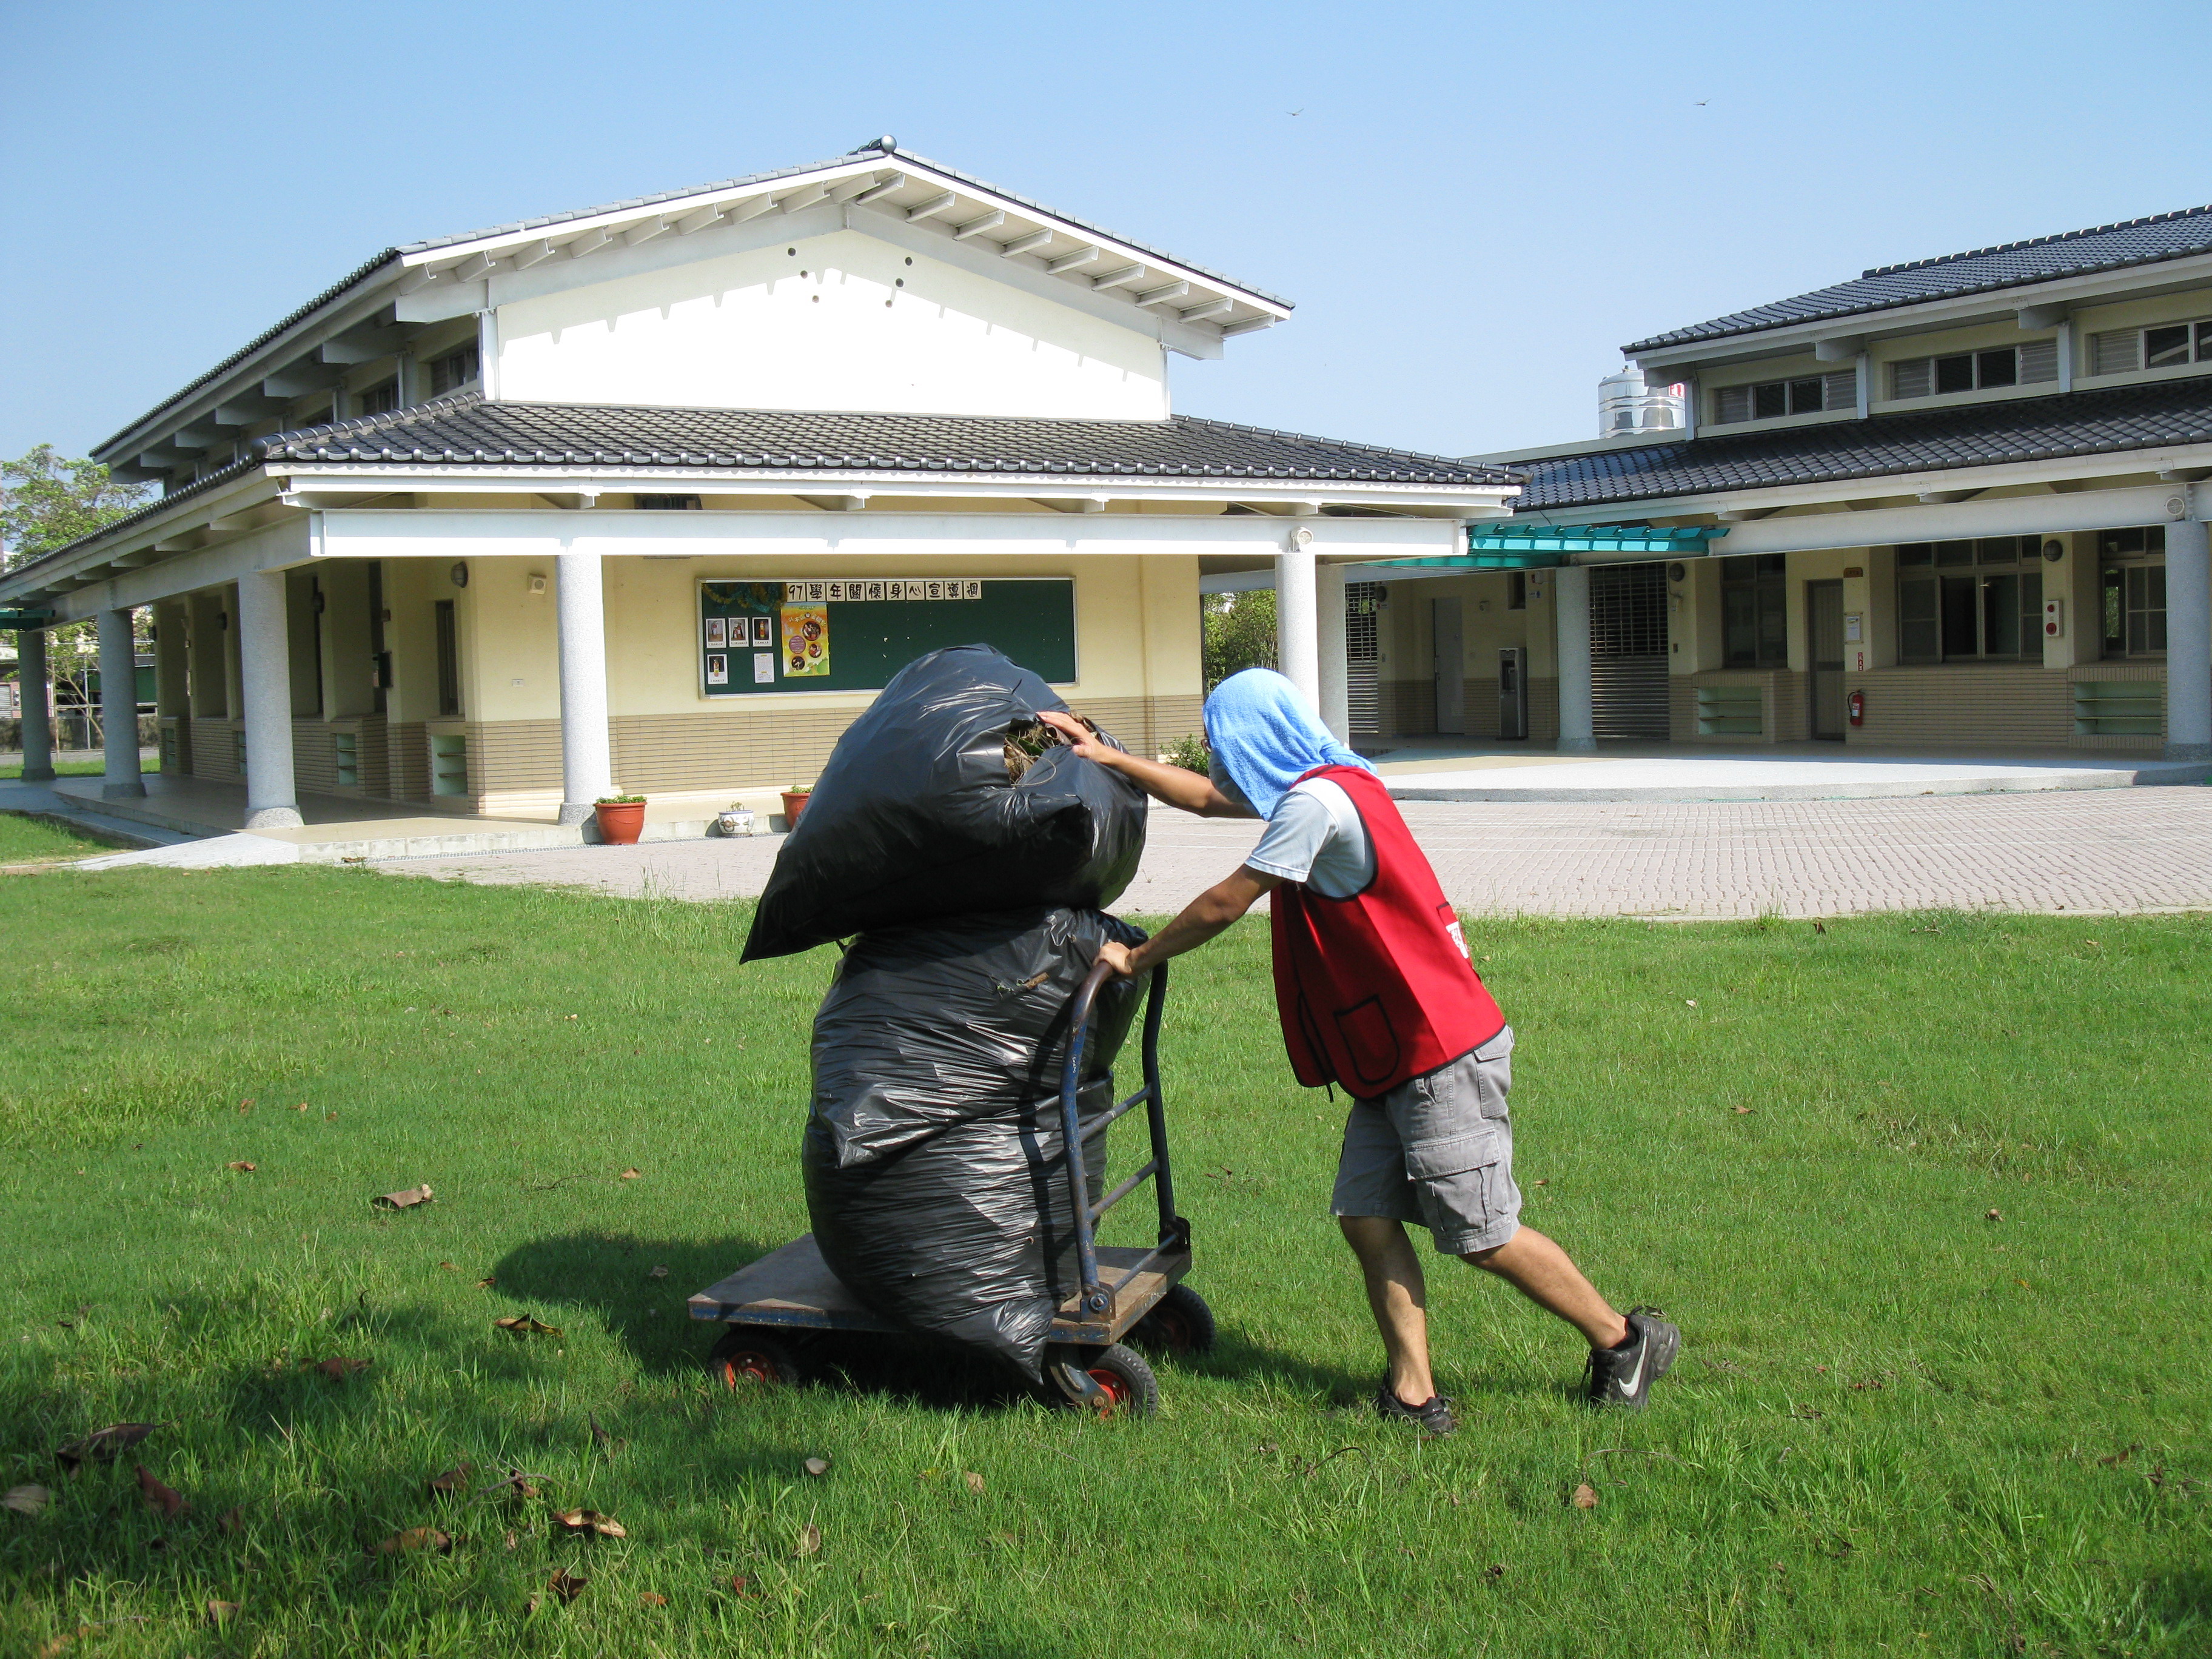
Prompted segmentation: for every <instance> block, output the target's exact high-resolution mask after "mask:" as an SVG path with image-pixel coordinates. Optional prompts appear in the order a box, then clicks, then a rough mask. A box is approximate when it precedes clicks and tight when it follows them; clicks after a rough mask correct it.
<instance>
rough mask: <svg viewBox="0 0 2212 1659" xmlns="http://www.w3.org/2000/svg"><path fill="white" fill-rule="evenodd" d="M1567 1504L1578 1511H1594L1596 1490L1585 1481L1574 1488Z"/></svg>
mask: <svg viewBox="0 0 2212 1659" xmlns="http://www.w3.org/2000/svg"><path fill="white" fill-rule="evenodd" d="M1567 1502H1569V1503H1570V1504H1573V1505H1574V1506H1575V1507H1576V1508H1577V1509H1578V1510H1594V1509H1595V1508H1596V1507H1597V1489H1596V1488H1595V1486H1591V1485H1590V1483H1589V1481H1587V1480H1585V1481H1583V1483H1582V1485H1580V1486H1577V1487H1576V1488H1575V1490H1574V1494H1573V1496H1571V1498H1568V1499H1567Z"/></svg>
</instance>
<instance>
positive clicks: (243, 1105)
mask: <svg viewBox="0 0 2212 1659" xmlns="http://www.w3.org/2000/svg"><path fill="white" fill-rule="evenodd" d="M252 1109H253V1103H252V1101H250V1100H241V1101H240V1102H239V1103H238V1115H239V1116H240V1117H244V1116H245V1115H246V1114H247V1113H248V1112H250V1111H252Z"/></svg>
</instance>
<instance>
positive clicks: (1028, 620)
mask: <svg viewBox="0 0 2212 1659" xmlns="http://www.w3.org/2000/svg"><path fill="white" fill-rule="evenodd" d="M697 640H698V656H699V689H700V690H702V692H703V693H705V695H707V696H710V697H743V696H774V695H775V694H777V693H780V692H787V691H880V690H883V688H884V685H885V684H888V683H889V682H890V678H891V676H892V675H894V674H896V673H897V672H898V671H899V670H900V669H902V668H903V667H905V666H906V665H907V664H908V663H910V662H912V661H913V660H914V659H915V658H916V657H919V656H922V655H925V654H927V653H929V652H932V651H936V650H939V649H941V648H942V647H945V646H948V645H989V646H995V647H998V649H1000V651H1003V652H1005V653H1006V655H1007V656H1009V657H1011V658H1012V659H1014V660H1015V661H1016V662H1018V663H1019V664H1021V665H1022V666H1023V667H1024V668H1027V669H1029V670H1030V671H1031V672H1033V673H1035V674H1036V675H1038V676H1039V677H1040V678H1043V679H1045V680H1048V681H1050V682H1052V683H1054V684H1061V685H1065V684H1068V683H1070V682H1072V681H1073V679H1074V678H1075V580H1074V578H1073V577H1072V576H998V577H988V576H987V577H975V576H900V577H879V576H869V577H861V578H853V579H848V580H826V579H818V578H814V577H808V578H805V579H804V580H751V581H702V582H701V583H700V584H699V627H698V634H697Z"/></svg>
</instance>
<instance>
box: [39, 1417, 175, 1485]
mask: <svg viewBox="0 0 2212 1659" xmlns="http://www.w3.org/2000/svg"><path fill="white" fill-rule="evenodd" d="M160 1426H161V1425H159V1424H155V1423H111V1424H109V1425H107V1426H106V1428H104V1429H100V1430H96V1431H94V1432H93V1433H91V1434H88V1435H87V1436H85V1437H84V1438H83V1439H82V1440H72V1441H70V1443H69V1444H68V1445H66V1446H64V1447H63V1448H61V1449H59V1450H58V1451H57V1452H56V1453H55V1454H54V1456H55V1457H56V1458H57V1459H58V1460H59V1462H60V1463H61V1466H62V1467H63V1468H65V1469H67V1470H68V1471H69V1472H70V1474H76V1471H77V1469H78V1468H79V1467H80V1466H81V1465H83V1464H86V1463H112V1462H114V1461H115V1460H116V1459H117V1458H118V1457H120V1456H121V1455H123V1454H124V1453H125V1452H126V1451H128V1450H130V1449H131V1447H133V1446H135V1445H137V1443H139V1442H140V1441H141V1440H143V1439H144V1438H145V1437H147V1436H148V1435H149V1434H151V1433H153V1432H154V1431H155V1429H156V1428H158V1427H160Z"/></svg>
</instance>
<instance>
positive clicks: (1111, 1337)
mask: <svg viewBox="0 0 2212 1659" xmlns="http://www.w3.org/2000/svg"><path fill="white" fill-rule="evenodd" d="M1150 1254H1151V1252H1150V1251H1149V1250H1143V1249H1134V1248H1131V1247H1116V1246H1113V1245H1104V1244H1102V1245H1100V1246H1099V1247H1098V1279H1099V1283H1100V1285H1101V1286H1102V1287H1103V1289H1104V1290H1105V1291H1106V1292H1107V1293H1108V1294H1109V1296H1111V1297H1113V1303H1112V1305H1111V1309H1110V1311H1109V1313H1108V1314H1105V1315H1100V1316H1095V1317H1089V1318H1086V1317H1085V1316H1084V1313H1083V1310H1082V1309H1081V1308H1080V1307H1079V1305H1078V1303H1079V1296H1078V1295H1071V1296H1070V1297H1068V1299H1067V1300H1066V1302H1063V1303H1062V1304H1060V1314H1059V1316H1058V1317H1057V1318H1055V1319H1054V1321H1053V1325H1052V1340H1054V1341H1055V1342H1080V1343H1086V1344H1093V1345H1098V1346H1103V1345H1104V1344H1106V1343H1109V1342H1118V1341H1120V1340H1121V1336H1122V1334H1123V1333H1125V1332H1126V1331H1127V1329H1128V1328H1129V1327H1130V1326H1132V1325H1133V1324H1135V1323H1136V1322H1138V1321H1139V1320H1140V1319H1142V1318H1143V1317H1144V1316H1146V1314H1148V1313H1150V1312H1151V1311H1152V1305H1153V1304H1155V1303H1157V1302H1158V1300H1159V1299H1160V1298H1161V1297H1164V1296H1165V1295H1166V1294H1167V1293H1168V1291H1169V1290H1170V1288H1171V1287H1172V1286H1173V1285H1175V1284H1176V1281H1178V1280H1179V1279H1182V1276H1183V1275H1184V1274H1185V1273H1188V1272H1189V1271H1190V1256H1189V1255H1188V1252H1185V1253H1183V1254H1182V1255H1170V1256H1163V1257H1161V1258H1160V1260H1159V1261H1156V1262H1154V1263H1153V1264H1152V1267H1149V1268H1147V1269H1146V1271H1144V1272H1143V1273H1139V1274H1137V1275H1136V1276H1135V1277H1134V1278H1132V1277H1131V1276H1130V1273H1129V1269H1130V1268H1131V1267H1134V1266H1135V1265H1136V1264H1137V1263H1138V1262H1139V1261H1143V1260H1144V1258H1145V1257H1146V1256H1147V1255H1150ZM690 1310H691V1317H692V1318H694V1319H703V1320H712V1321H715V1322H720V1323H723V1324H729V1325H769V1326H779V1327H781V1328H786V1329H789V1330H806V1331H878V1332H883V1333H887V1334H890V1333H896V1331H897V1330H898V1327H897V1326H896V1325H894V1324H892V1323H890V1321H888V1320H885V1319H881V1318H878V1316H876V1315H875V1314H873V1313H872V1312H870V1311H869V1310H867V1309H866V1308H864V1307H862V1306H861V1305H860V1301H859V1299H858V1298H857V1297H854V1294H853V1293H852V1292H851V1291H848V1290H847V1289H846V1288H845V1286H844V1285H843V1283H842V1281H841V1280H840V1279H838V1277H837V1275H836V1274H835V1273H831V1272H830V1271H829V1263H827V1262H825V1261H823V1259H822V1251H821V1249H819V1247H817V1245H816V1244H815V1243H814V1235H813V1234H812V1233H807V1234H805V1236H804V1237H799V1238H794V1239H793V1240H792V1241H791V1243H788V1244H787V1245H785V1246H784V1247H783V1248H782V1249H780V1250H771V1251H770V1252H769V1254H768V1255H764V1256H763V1257H762V1258H761V1259H760V1260H759V1261H756V1262H754V1263H752V1264H751V1265H750V1266H749V1267H740V1268H738V1271H737V1272H735V1273H732V1274H731V1275H730V1276H729V1277H728V1278H727V1279H723V1280H722V1281H721V1282H720V1284H718V1285H708V1287H707V1288H706V1289H705V1290H703V1291H700V1292H699V1293H698V1294H697V1295H696V1296H695V1297H692V1298H691V1300H690Z"/></svg>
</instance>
